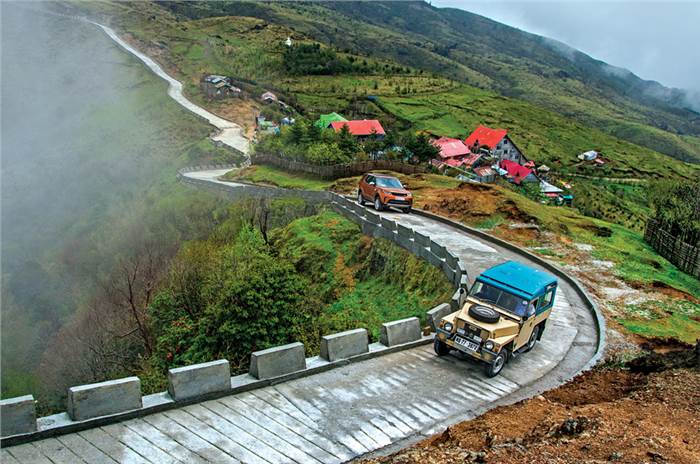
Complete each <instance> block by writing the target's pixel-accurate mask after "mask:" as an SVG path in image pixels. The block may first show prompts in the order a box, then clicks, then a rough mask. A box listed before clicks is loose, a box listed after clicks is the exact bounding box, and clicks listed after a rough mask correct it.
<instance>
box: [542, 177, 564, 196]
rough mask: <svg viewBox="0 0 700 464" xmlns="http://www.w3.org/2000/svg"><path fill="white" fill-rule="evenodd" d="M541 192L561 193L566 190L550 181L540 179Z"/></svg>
mask: <svg viewBox="0 0 700 464" xmlns="http://www.w3.org/2000/svg"><path fill="white" fill-rule="evenodd" d="M540 192H542V193H544V194H545V195H547V194H560V193H564V190H562V189H560V188H559V187H556V186H554V185H552V184H550V183H549V182H545V181H543V180H541V181H540Z"/></svg>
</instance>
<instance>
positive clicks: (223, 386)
mask: <svg viewBox="0 0 700 464" xmlns="http://www.w3.org/2000/svg"><path fill="white" fill-rule="evenodd" d="M230 389H231V366H230V365H229V362H228V361H227V360H225V359H219V360H217V361H211V362H206V363H202V364H194V365H192V366H185V367H177V368H175V369H170V370H168V393H170V396H171V398H172V399H174V400H175V401H182V400H186V399H189V398H195V397H198V396H202V395H207V394H210V393H216V392H225V391H228V390H230Z"/></svg>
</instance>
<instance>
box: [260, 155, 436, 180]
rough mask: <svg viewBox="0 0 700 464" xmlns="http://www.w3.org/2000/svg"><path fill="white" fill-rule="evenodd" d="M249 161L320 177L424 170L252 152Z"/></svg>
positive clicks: (397, 163) (395, 164)
mask: <svg viewBox="0 0 700 464" xmlns="http://www.w3.org/2000/svg"><path fill="white" fill-rule="evenodd" d="M251 162H252V163H253V164H269V165H272V166H275V167H278V168H281V169H284V170H286V171H292V172H303V173H306V174H313V175H315V176H318V177H320V178H322V179H340V178H341V177H352V176H359V175H361V174H364V173H366V172H368V171H374V170H384V171H396V172H400V173H402V174H418V173H424V172H426V169H425V167H424V166H417V165H414V164H407V163H403V162H401V161H393V160H377V161H355V162H353V163H346V164H330V165H317V164H309V163H302V162H300V161H293V160H289V159H285V158H281V157H279V156H275V155H263V154H254V155H253V156H251Z"/></svg>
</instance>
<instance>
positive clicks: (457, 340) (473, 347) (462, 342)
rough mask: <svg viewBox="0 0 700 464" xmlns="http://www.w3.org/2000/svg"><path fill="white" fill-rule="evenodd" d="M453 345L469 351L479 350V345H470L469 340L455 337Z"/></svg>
mask: <svg viewBox="0 0 700 464" xmlns="http://www.w3.org/2000/svg"><path fill="white" fill-rule="evenodd" d="M455 343H456V344H458V345H461V346H463V347H465V348H466V349H468V350H470V351H477V350H478V349H479V345H477V344H476V343H472V342H470V341H469V340H466V339H464V338H462V337H455Z"/></svg>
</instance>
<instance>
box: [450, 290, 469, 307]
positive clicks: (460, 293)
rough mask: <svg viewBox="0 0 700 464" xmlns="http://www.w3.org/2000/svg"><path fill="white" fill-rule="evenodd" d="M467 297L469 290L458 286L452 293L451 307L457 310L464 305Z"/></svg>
mask: <svg viewBox="0 0 700 464" xmlns="http://www.w3.org/2000/svg"><path fill="white" fill-rule="evenodd" d="M466 299H467V291H466V290H465V289H463V288H458V289H457V290H456V291H455V292H454V294H453V295H452V298H451V299H450V307H451V308H452V310H453V311H457V310H458V309H460V308H461V307H462V305H463V304H464V302H465V301H466Z"/></svg>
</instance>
